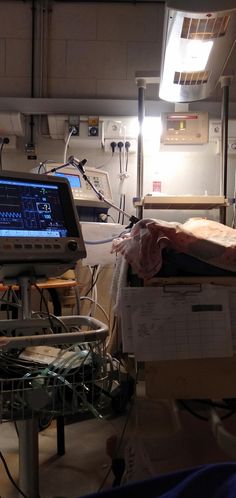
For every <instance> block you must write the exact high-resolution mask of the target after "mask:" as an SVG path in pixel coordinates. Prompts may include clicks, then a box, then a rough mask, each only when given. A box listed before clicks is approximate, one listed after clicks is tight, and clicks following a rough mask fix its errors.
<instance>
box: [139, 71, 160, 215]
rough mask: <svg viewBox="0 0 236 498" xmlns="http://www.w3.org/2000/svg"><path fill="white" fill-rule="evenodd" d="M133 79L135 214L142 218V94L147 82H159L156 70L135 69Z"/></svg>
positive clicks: (143, 112)
mask: <svg viewBox="0 0 236 498" xmlns="http://www.w3.org/2000/svg"><path fill="white" fill-rule="evenodd" d="M135 80H136V84H137V87H138V122H139V133H138V145H137V188H136V197H135V201H136V202H137V203H138V204H137V206H136V216H137V218H138V219H140V220H141V219H142V218H143V205H142V197H143V177H144V176H143V175H144V173H143V163H144V157H143V154H144V151H143V122H144V117H145V101H144V94H145V89H146V86H147V84H157V83H159V82H160V77H159V75H158V73H157V72H156V71H150V72H149V73H146V72H145V71H137V72H136V74H135Z"/></svg>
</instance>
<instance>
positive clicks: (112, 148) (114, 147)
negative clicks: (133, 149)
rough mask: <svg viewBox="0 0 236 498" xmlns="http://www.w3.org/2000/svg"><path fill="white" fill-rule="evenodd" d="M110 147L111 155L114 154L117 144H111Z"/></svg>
mask: <svg viewBox="0 0 236 498" xmlns="http://www.w3.org/2000/svg"><path fill="white" fill-rule="evenodd" d="M110 146H111V150H112V154H114V152H115V149H116V146H117V143H116V142H111V143H110Z"/></svg>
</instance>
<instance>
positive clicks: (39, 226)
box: [0, 180, 67, 237]
mask: <svg viewBox="0 0 236 498" xmlns="http://www.w3.org/2000/svg"><path fill="white" fill-rule="evenodd" d="M0 235H1V236H5V237H11V236H12V237H17V236H21V237H39V236H40V237H66V236H67V229H66V226H65V220H64V217H63V212H62V206H61V202H60V197H59V195H58V186H57V185H45V184H43V183H42V184H38V185H32V182H31V183H29V182H19V181H13V180H12V181H11V180H2V181H1V184H0Z"/></svg>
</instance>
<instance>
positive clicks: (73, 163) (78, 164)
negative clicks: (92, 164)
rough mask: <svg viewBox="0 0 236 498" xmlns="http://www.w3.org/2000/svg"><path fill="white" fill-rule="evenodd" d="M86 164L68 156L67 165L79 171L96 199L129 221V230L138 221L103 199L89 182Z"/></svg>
mask: <svg viewBox="0 0 236 498" xmlns="http://www.w3.org/2000/svg"><path fill="white" fill-rule="evenodd" d="M86 162H87V160H86V159H82V161H79V160H78V159H76V157H74V156H70V157H69V158H68V163H69V164H70V165H71V166H74V168H76V169H78V170H79V172H80V173H81V175H82V177H83V179H84V180H85V181H86V182H87V183H88V184H89V185H90V187H91V189H92V190H93V191H94V192H95V194H96V196H97V197H98V199H99V200H100V201H103V202H105V203H106V204H107V205H108V206H110V207H112V208H113V209H115V210H116V211H118V212H119V213H121V214H122V215H123V216H126V217H127V218H128V219H129V221H130V224H129V226H128V228H131V227H132V226H133V225H135V223H137V222H138V221H139V219H138V218H137V217H136V216H134V215H130V214H129V213H127V212H126V211H124V210H123V209H121V208H119V207H118V206H116V204H113V202H110V201H108V200H107V199H106V198H105V197H104V195H103V194H102V193H101V192H100V191H99V190H98V189H97V188H96V187H95V185H93V183H92V182H91V180H90V179H89V178H88V177H87V175H86V172H85V169H84V165H85V164H86ZM68 163H66V164H64V167H65V166H67V165H68Z"/></svg>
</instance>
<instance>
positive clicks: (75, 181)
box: [55, 173, 81, 189]
mask: <svg viewBox="0 0 236 498" xmlns="http://www.w3.org/2000/svg"><path fill="white" fill-rule="evenodd" d="M55 175H56V176H62V178H67V180H68V181H69V183H70V186H71V188H72V189H73V188H81V181H80V177H79V176H78V175H70V174H67V175H66V174H65V173H55Z"/></svg>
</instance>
